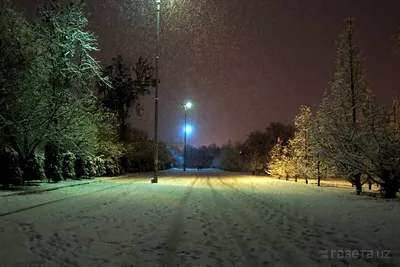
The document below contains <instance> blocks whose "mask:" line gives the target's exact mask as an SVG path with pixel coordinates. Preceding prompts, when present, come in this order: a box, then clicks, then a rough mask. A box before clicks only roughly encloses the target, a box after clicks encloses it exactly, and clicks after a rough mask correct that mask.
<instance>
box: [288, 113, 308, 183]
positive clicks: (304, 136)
mask: <svg viewBox="0 0 400 267" xmlns="http://www.w3.org/2000/svg"><path fill="white" fill-rule="evenodd" d="M311 124H312V114H311V109H310V108H309V107H307V106H301V107H300V112H299V114H298V115H297V116H296V118H295V121H294V125H295V132H294V136H293V138H291V139H290V140H289V142H288V147H287V149H288V151H289V153H290V156H291V157H290V160H289V164H291V165H292V169H293V170H294V175H295V176H298V177H304V178H305V180H306V183H307V182H308V178H309V177H310V176H312V175H310V169H312V168H311V167H312V166H311V165H312V161H313V157H312V148H311V138H310V134H311Z"/></svg>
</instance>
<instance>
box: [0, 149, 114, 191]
mask: <svg viewBox="0 0 400 267" xmlns="http://www.w3.org/2000/svg"><path fill="white" fill-rule="evenodd" d="M0 162H1V164H0V174H1V176H0V185H2V186H3V187H6V188H8V187H9V186H18V185H23V184H24V183H25V182H28V183H29V182H30V181H33V180H45V179H47V180H48V182H51V181H52V182H59V181H61V180H66V179H80V178H93V177H100V176H115V175H119V174H120V173H121V167H120V163H119V161H118V160H116V159H114V158H107V159H104V158H102V157H92V156H84V155H75V154H73V153H71V152H67V153H60V150H59V148H58V147H57V145H55V144H48V145H47V146H46V147H45V152H44V154H42V153H35V154H34V155H32V156H31V157H29V158H27V160H26V161H25V162H22V161H21V159H20V157H19V155H18V153H17V152H16V151H15V150H14V149H13V148H10V147H3V148H1V149H0Z"/></svg>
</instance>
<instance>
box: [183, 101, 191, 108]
mask: <svg viewBox="0 0 400 267" xmlns="http://www.w3.org/2000/svg"><path fill="white" fill-rule="evenodd" d="M192 106H193V104H192V102H190V101H189V102H186V104H185V109H190V108H192Z"/></svg>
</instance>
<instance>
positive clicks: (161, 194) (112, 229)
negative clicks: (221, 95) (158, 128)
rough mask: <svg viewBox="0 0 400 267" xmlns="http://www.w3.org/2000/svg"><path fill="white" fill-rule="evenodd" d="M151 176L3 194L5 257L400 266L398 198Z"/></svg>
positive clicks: (0, 256)
mask: <svg viewBox="0 0 400 267" xmlns="http://www.w3.org/2000/svg"><path fill="white" fill-rule="evenodd" d="M149 180H150V177H148V178H145V179H138V178H135V179H131V178H124V179H118V180H110V181H104V182H99V183H93V184H88V185H84V186H79V187H73V188H64V189H59V190H56V191H50V192H44V193H41V194H38V195H25V196H12V197H4V198H0V236H1V238H0V266H6V267H12V266H46V267H47V266H49V267H50V266H51V267H53V266H82V267H87V266H96V267H97V266H98V267H101V266H121V267H122V266H138V267H145V266H160V267H161V266H162V267H164V266H243V267H252V266H288V267H292V266H296V267H297V266H298V267H301V266H305V267H309V266H400V228H399V222H400V206H399V205H400V203H399V201H397V200H391V201H385V200H375V199H372V198H367V197H363V196H355V195H353V194H350V192H351V191H349V190H346V189H333V188H318V187H316V186H310V185H304V184H301V183H293V182H285V181H280V180H273V179H268V178H254V177H251V176H242V175H239V174H234V173H223V172H216V171H200V172H194V171H193V172H187V173H182V172H164V173H162V175H161V177H160V179H159V183H158V184H151V183H149ZM13 211H17V212H13ZM341 250H347V251H341ZM388 250H390V254H389V255H388V257H387V258H386V257H385V256H386V251H388ZM342 252H343V253H344V254H342ZM357 253H358V256H357ZM372 256H373V257H374V258H371V257H372ZM357 258H358V259H357Z"/></svg>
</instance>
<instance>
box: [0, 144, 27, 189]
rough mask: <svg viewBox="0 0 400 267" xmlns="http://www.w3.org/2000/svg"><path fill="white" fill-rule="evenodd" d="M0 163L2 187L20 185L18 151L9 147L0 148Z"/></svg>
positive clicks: (21, 174) (21, 173) (0, 182)
mask: <svg viewBox="0 0 400 267" xmlns="http://www.w3.org/2000/svg"><path fill="white" fill-rule="evenodd" d="M0 163H1V164H0V174H1V176H0V184H1V185H2V186H4V187H9V186H10V185H20V184H21V183H22V177H23V172H22V170H21V168H20V166H19V157H18V153H17V152H16V151H15V150H14V149H12V148H10V147H4V148H2V149H0Z"/></svg>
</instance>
